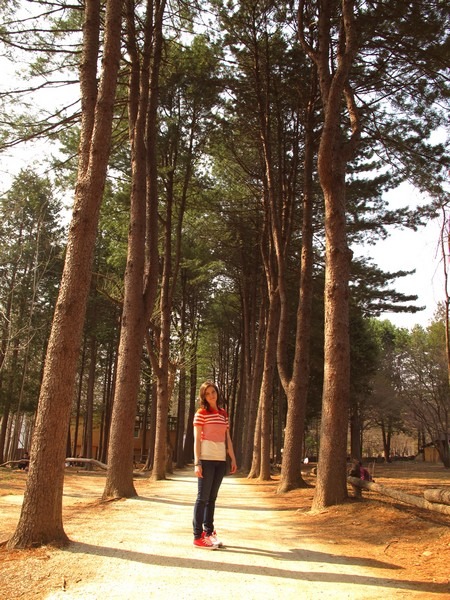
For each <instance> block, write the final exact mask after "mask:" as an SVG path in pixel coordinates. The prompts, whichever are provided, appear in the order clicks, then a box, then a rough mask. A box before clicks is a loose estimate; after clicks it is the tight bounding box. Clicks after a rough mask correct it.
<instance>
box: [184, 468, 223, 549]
mask: <svg viewBox="0 0 450 600" xmlns="http://www.w3.org/2000/svg"><path fill="white" fill-rule="evenodd" d="M201 463H202V475H203V477H199V478H198V494H197V500H196V501H195V506H194V519H193V522H192V525H193V528H194V537H195V538H199V537H201V535H202V533H203V531H206V533H208V534H211V533H212V532H213V531H214V509H215V508H216V498H217V494H218V493H219V488H220V484H221V483H222V479H223V478H224V475H225V466H226V462H225V461H224V460H202V461H201Z"/></svg>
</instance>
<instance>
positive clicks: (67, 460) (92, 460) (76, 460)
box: [64, 457, 108, 471]
mask: <svg viewBox="0 0 450 600" xmlns="http://www.w3.org/2000/svg"><path fill="white" fill-rule="evenodd" d="M64 462H65V463H66V464H67V463H82V464H88V465H95V466H96V467H99V468H100V469H103V470H104V471H106V470H107V469H108V466H107V465H105V463H102V462H100V461H99V460H95V458H73V457H69V458H65V459H64Z"/></svg>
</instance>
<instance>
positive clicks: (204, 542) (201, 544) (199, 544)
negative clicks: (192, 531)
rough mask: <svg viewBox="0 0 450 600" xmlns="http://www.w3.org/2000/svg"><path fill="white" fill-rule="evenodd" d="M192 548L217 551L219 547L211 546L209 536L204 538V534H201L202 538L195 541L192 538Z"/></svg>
mask: <svg viewBox="0 0 450 600" xmlns="http://www.w3.org/2000/svg"><path fill="white" fill-rule="evenodd" d="M194 546H195V547H196V548H204V549H205V550H217V548H218V547H219V546H217V544H213V542H212V540H211V539H210V536H206V535H205V532H203V533H202V537H201V538H198V539H195V538H194Z"/></svg>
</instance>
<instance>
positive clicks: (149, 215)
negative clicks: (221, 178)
mask: <svg viewBox="0 0 450 600" xmlns="http://www.w3.org/2000/svg"><path fill="white" fill-rule="evenodd" d="M164 8H165V0H162V1H161V2H160V1H158V0H157V1H155V2H151V1H149V2H148V4H147V14H146V21H145V25H144V27H145V31H144V37H145V41H144V53H143V58H142V64H141V61H140V58H139V48H138V39H137V33H136V30H135V18H136V15H135V11H134V2H132V1H131V0H130V1H128V2H127V32H128V39H127V49H128V53H129V55H130V57H131V75H130V92H129V114H130V138H131V151H132V164H131V166H132V190H131V210H130V226H129V232H128V255H127V266H126V271H125V293H124V303H123V311H122V323H121V332H120V343H119V358H118V365H117V380H116V389H115V396H114V404H113V413H112V420H111V432H110V440H109V447H108V472H107V478H106V484H105V489H104V492H103V497H104V498H108V497H115V498H128V497H131V496H135V495H136V490H135V488H134V483H133V452H134V449H133V445H134V442H133V432H134V422H135V417H136V408H137V396H138V390H139V383H140V373H141V358H142V350H143V345H144V339H145V332H146V328H147V326H148V322H149V319H150V315H151V312H152V310H153V306H154V302H155V299H156V291H157V284H158V247H157V244H158V240H157V235H158V210H157V206H158V186H157V161H156V137H157V135H156V133H157V127H156V114H157V106H158V98H159V87H158V86H159V69H160V63H161V49H162V20H163V14H164Z"/></svg>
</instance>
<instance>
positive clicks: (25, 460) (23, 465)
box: [18, 452, 30, 471]
mask: <svg viewBox="0 0 450 600" xmlns="http://www.w3.org/2000/svg"><path fill="white" fill-rule="evenodd" d="M29 463H30V455H29V454H28V452H24V453H23V456H22V458H21V459H20V462H19V464H18V467H19V469H22V471H28V465H29Z"/></svg>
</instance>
